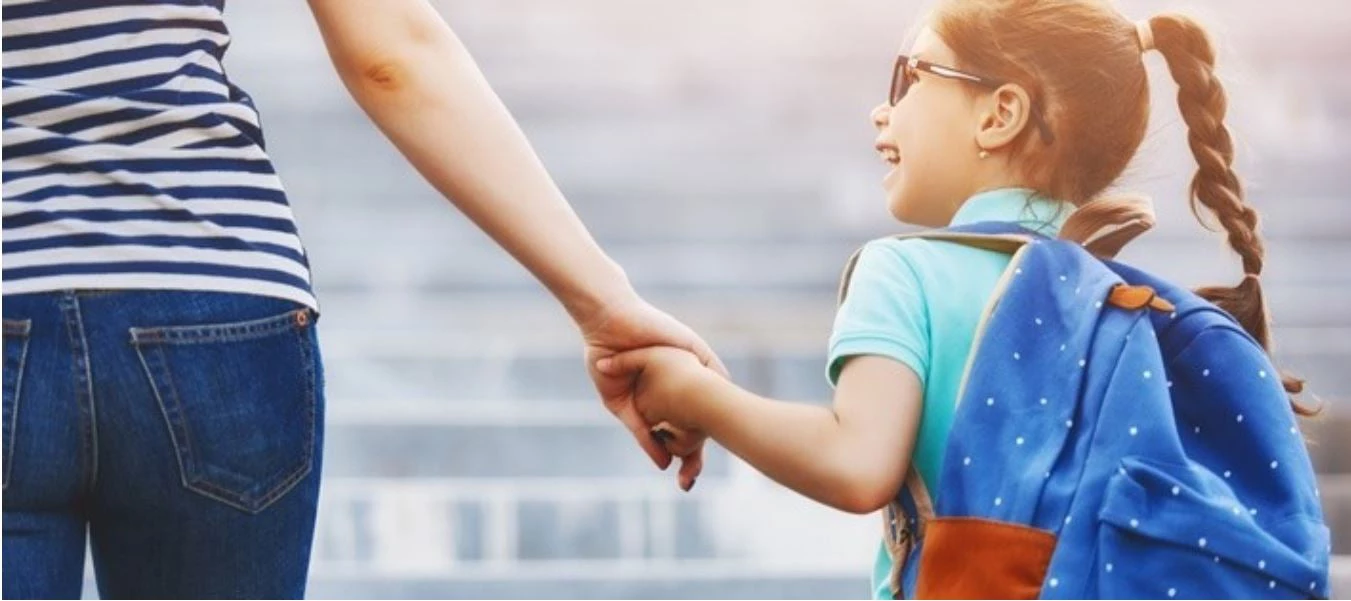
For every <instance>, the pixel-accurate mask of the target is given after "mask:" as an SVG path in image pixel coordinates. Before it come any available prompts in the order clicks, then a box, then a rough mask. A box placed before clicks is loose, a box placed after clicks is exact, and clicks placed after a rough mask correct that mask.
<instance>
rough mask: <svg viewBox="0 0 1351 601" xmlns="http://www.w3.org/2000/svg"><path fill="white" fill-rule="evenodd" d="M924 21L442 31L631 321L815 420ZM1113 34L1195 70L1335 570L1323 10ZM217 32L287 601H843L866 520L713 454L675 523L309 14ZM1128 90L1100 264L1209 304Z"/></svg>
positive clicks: (256, 16) (667, 481) (676, 508)
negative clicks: (274, 230) (287, 355)
mask: <svg viewBox="0 0 1351 601" xmlns="http://www.w3.org/2000/svg"><path fill="white" fill-rule="evenodd" d="M378 4H379V3H378V2H374V1H373V2H371V5H372V6H371V9H372V10H379V8H378ZM920 4H921V3H920V2H916V1H911V0H888V1H885V2H883V1H876V0H833V1H831V2H806V1H798V2H782V1H773V0H737V1H735V2H729V1H727V0H686V1H683V2H669V1H659V0H626V1H619V0H570V1H568V2H558V1H556V0H456V1H449V0H447V1H438V2H436V5H437V7H438V8H439V9H440V10H441V12H442V14H443V15H444V16H445V17H446V18H447V19H448V20H449V21H450V23H451V24H452V26H453V27H454V28H455V29H456V31H457V32H459V34H460V35H461V37H462V38H463V39H464V41H465V43H466V44H467V45H468V46H469V48H470V49H471V50H472V52H473V53H474V54H475V56H476V57H477V59H478V61H479V63H480V64H481V66H482V68H483V70H484V71H485V73H486V74H487V77H488V79H489V80H490V81H491V82H492V83H493V85H494V86H495V88H496V89H497V90H498V92H499V94H500V95H501V96H502V98H503V100H504V101H505V102H506V104H507V105H508V107H510V109H511V110H512V111H513V112H514V114H515V115H516V116H517V118H518V119H519V120H520V122H521V125H522V127H523V128H524V129H525V131H526V133H527V135H528V136H529V137H530V139H531V140H532V141H533V143H534V144H535V147H536V149H537V150H538V151H539V153H540V155H541V156H542V157H543V159H544V162H545V164H546V165H547V166H548V167H549V169H550V170H551V172H552V173H553V175H554V176H555V178H556V179H557V180H558V182H559V184H560V185H561V187H562V188H563V190H564V191H565V192H566V193H567V195H568V196H569V198H570V199H571V200H572V202H573V203H574V205H575V206H576V208H577V211H578V212H579V213H580V214H581V216H582V218H583V220H584V221H585V222H586V223H587V224H588V225H589V226H590V227H591V228H592V231H593V232H594V233H595V235H596V236H597V238H599V239H600V241H601V242H602V244H603V245H604V246H605V248H607V249H608V250H609V251H610V252H611V253H612V254H613V256H614V257H615V258H616V259H617V260H618V261H619V262H620V263H621V264H623V266H624V267H625V268H626V269H627V271H628V273H629V276H630V277H631V278H632V280H633V281H634V283H635V284H636V286H637V287H638V289H639V291H640V292H642V293H644V294H645V295H646V296H648V298H650V299H651V300H652V301H653V302H654V303H656V304H657V305H659V306H661V307H663V308H665V309H667V310H668V311H670V312H671V313H673V314H674V315H676V316H677V317H679V318H680V319H682V320H685V321H686V322H688V323H689V324H690V325H692V326H694V327H695V328H696V329H697V330H698V331H700V332H701V333H703V334H704V335H705V336H706V337H707V338H708V340H709V341H710V342H711V343H712V344H713V345H714V346H715V348H716V349H717V350H718V351H719V352H720V353H721V355H722V357H723V358H724V359H725V360H726V362H727V364H728V366H729V367H730V368H731V370H732V373H733V375H734V377H735V378H736V380H737V381H739V382H740V383H742V384H743V385H745V386H746V387H748V388H750V389H751V390H754V391H756V392H759V393H762V394H766V395H771V396H774V397H779V398H788V399H801V400H803V401H805V402H825V400H826V399H828V398H829V391H828V388H827V386H826V381H825V377H824V357H825V352H826V338H827V336H828V332H829V328H830V323H831V319H832V315H833V306H834V295H835V286H836V282H837V277H838V275H839V270H840V268H841V267H842V266H843V264H844V261H845V259H846V258H847V257H848V256H849V254H850V253H851V252H852V251H853V250H854V249H855V248H856V247H858V246H859V245H860V244H862V243H863V242H865V241H867V240H868V239H870V238H873V237H877V236H880V235H885V234H888V233H895V232H898V231H903V230H904V229H905V228H904V227H903V226H901V225H899V224H897V223H894V222H893V221H891V219H890V217H889V216H888V214H887V211H886V208H885V204H884V200H883V197H882V195H881V188H880V180H881V177H882V175H883V173H884V171H885V167H884V166H883V165H882V163H881V162H880V160H878V159H877V158H876V157H875V155H874V154H873V152H872V138H873V132H872V129H871V127H870V125H869V123H868V119H867V115H868V111H869V109H870V108H871V107H873V106H874V105H875V104H877V103H878V102H879V101H881V100H882V99H883V97H884V93H885V88H886V85H887V83H888V78H889V68H890V66H891V63H892V60H893V58H894V56H895V54H896V53H897V50H898V48H899V47H900V45H901V43H902V42H903V41H904V38H905V34H906V32H907V31H908V30H909V28H910V26H911V24H912V23H913V22H914V19H915V17H916V16H917V15H918V14H919V11H920V10H921V6H920ZM1118 4H1119V5H1120V7H1121V9H1122V11H1123V12H1125V13H1126V14H1127V15H1129V16H1131V17H1133V18H1140V17H1145V16H1149V15H1152V14H1154V13H1156V12H1159V11H1161V10H1163V9H1173V8H1177V9H1184V10H1186V11H1188V12H1191V13H1193V14H1196V15H1197V16H1199V17H1201V18H1203V19H1204V20H1205V22H1206V23H1208V24H1209V25H1210V26H1211V27H1213V31H1214V32H1215V33H1216V35H1217V36H1218V39H1219V41H1220V43H1221V47H1222V59H1221V60H1222V64H1221V75H1222V77H1223V78H1224V81H1225V83H1226V84H1227V85H1228V89H1229V92H1230V108H1231V117H1230V121H1229V122H1230V124H1231V126H1232V128H1233V129H1234V131H1235V134H1236V136H1237V137H1238V139H1239V140H1240V144H1241V150H1240V155H1239V159H1238V160H1239V163H1240V166H1241V168H1240V169H1239V173H1240V174H1241V175H1242V176H1243V177H1244V178H1245V179H1246V182H1247V184H1248V190H1249V192H1250V199H1251V201H1252V202H1253V204H1255V205H1256V206H1257V207H1258V208H1259V209H1260V210H1261V211H1262V214H1263V216H1264V218H1265V220H1264V222H1263V224H1264V231H1265V233H1266V235H1267V238H1268V248H1269V257H1270V258H1269V262H1268V268H1267V270H1266V272H1265V274H1264V276H1263V280H1264V282H1265V283H1266V286H1267V290H1268V291H1269V294H1270V304H1271V309H1272V311H1273V313H1274V316H1275V320H1276V329H1275V339H1276V341H1277V344H1278V345H1279V346H1278V358H1279V364H1280V365H1281V366H1282V367H1284V368H1286V369H1288V370H1290V371H1292V372H1294V373H1296V374H1299V375H1301V376H1304V377H1306V378H1308V380H1309V382H1310V389H1311V390H1312V391H1313V392H1314V394H1316V395H1318V397H1319V398H1321V399H1322V400H1323V401H1324V402H1326V403H1327V405H1328V411H1327V412H1326V415H1325V417H1323V418H1321V419H1319V420H1317V421H1314V422H1310V423H1308V424H1307V425H1306V430H1307V434H1308V436H1309V437H1310V438H1311V439H1313V440H1314V441H1315V445H1314V446H1313V447H1312V449H1313V453H1314V455H1315V458H1316V461H1317V464H1318V465H1317V467H1318V469H1319V470H1320V472H1321V478H1322V491H1323V495H1322V497H1323V499H1324V501H1325V503H1326V505H1327V512H1328V516H1327V517H1328V520H1329V522H1330V523H1331V524H1332V526H1333V528H1334V541H1335V543H1334V544H1335V547H1336V549H1335V552H1336V553H1340V554H1343V555H1345V554H1351V436H1346V435H1347V434H1351V369H1349V368H1351V310H1349V309H1351V268H1348V265H1351V199H1348V198H1347V190H1348V189H1351V169H1349V168H1351V147H1349V146H1348V145H1347V143H1346V139H1347V138H1348V136H1351V77H1348V73H1351V71H1348V69H1347V65H1348V64H1351V42H1348V41H1347V40H1348V38H1347V34H1348V32H1351V5H1348V4H1347V3H1346V2H1345V1H1344V0H1292V1H1290V2H1284V3H1279V4H1273V3H1271V2H1269V1H1268V0H1224V1H1220V0H1213V1H1207V2H1192V3H1191V4H1185V3H1180V2H1175V1H1171V0H1161V1H1153V0H1121V1H1120V2H1119V3H1118ZM227 10H228V12H227V22H228V23H229V24H230V26H231V28H232V30H233V33H234V36H235V42H234V45H233V47H232V49H231V52H230V54H229V56H228V58H227V62H226V65H227V67H228V68H229V69H230V73H231V76H232V77H233V78H234V79H235V80H236V81H237V82H238V83H239V84H240V85H241V86H243V87H244V88H245V89H246V90H249V91H250V92H251V93H252V94H253V95H254V97H255V100H256V101H257V104H258V105H259V107H260V109H261V111H262V114H263V119H264V124H265V127H266V131H267V135H268V142H269V150H271V152H272V153H273V155H274V157H275V159H276V162H277V163H278V166H279V169H280V171H281V174H282V179H283V181H284V182H285V183H286V185H287V188H288V190H289V192H290V196H291V200H292V203H293V204H294V206H295V209H296V212H297V213H298V215H299V218H300V223H301V227H302V233H303V234H304V235H305V239H306V241H307V243H308V247H309V250H310V253H311V262H312V264H313V267H314V273H315V279H316V283H317V287H318V292H319V296H320V300H321V302H322V304H323V307H322V308H323V314H324V318H323V348H324V354H325V356H326V359H327V360H328V369H327V373H328V383H329V387H328V391H329V399H330V401H329V402H330V403H331V404H330V409H329V421H328V428H329V429H328V449H327V455H326V458H325V463H326V465H325V467H326V474H325V479H326V480H325V488H324V493H323V502H322V509H321V512H320V524H319V531H318V538H317V541H316V546H315V557H314V564H313V577H312V584H311V588H310V594H311V596H313V597H321V598H322V597H376V598H379V597H425V596H436V597H460V596H468V597H476V598H489V597H535V598H539V597H624V598H632V597H673V596H674V597H718V598H733V597H771V598H788V597H834V598H842V597H843V598H848V597H865V596H867V594H868V592H869V591H868V573H869V569H870V565H871V563H870V562H871V559H872V554H873V553H874V551H875V550H876V539H877V535H878V533H879V532H880V528H879V526H880V521H881V520H880V518H877V517H876V516H868V517H857V516H848V515H844V514H841V513H837V512H834V511H832V510H828V509H824V508H821V507H816V506H814V505H813V504H812V503H810V502H807V501H804V500H801V499H799V498H797V497H796V496H795V495H793V494H791V493H789V492H787V491H786V490H784V489H781V488H779V487H777V486H775V485H773V484H772V483H770V482H768V481H766V480H765V479H763V478H762V477H760V476H758V475H757V474H755V473H754V472H753V471H751V470H749V469H748V468H747V467H746V466H745V465H744V464H742V463H740V462H739V461H738V460H736V459H735V458H732V457H729V456H728V455H727V454H726V453H725V452H722V451H721V450H716V449H715V450H713V452H712V456H711V457H710V458H709V460H708V464H707V468H706V470H705V475H704V476H703V477H702V478H701V479H700V480H699V485H698V487H697V488H696V489H695V490H694V492H693V493H692V494H682V493H679V492H678V491H677V489H676V487H675V484H674V474H662V473H660V472H657V471H656V470H655V469H654V468H653V467H652V466H651V465H650V464H649V463H648V462H647V460H646V459H645V458H644V456H643V455H641V454H640V453H639V452H638V451H637V449H636V447H635V445H634V444H633V442H632V441H631V440H630V438H629V436H628V434H627V433H625V432H624V431H623V430H621V429H619V428H618V427H616V425H615V423H613V422H612V418H610V416H609V414H607V413H606V412H605V411H604V410H603V409H602V407H601V406H600V404H599V403H598V402H597V401H596V399H595V397H594V394H593V392H592V390H591V388H590V383H589V381H588V380H587V379H586V376H585V374H584V373H583V370H582V361H581V355H580V346H579V344H578V339H577V336H576V334H575V332H574V331H573V330H572V326H571V324H570V322H569V321H568V320H567V318H566V316H565V315H564V313H563V312H562V311H561V310H560V309H559V308H557V307H556V306H555V304H554V303H553V301H552V299H551V298H550V297H549V296H548V295H547V294H546V293H544V292H543V291H542V289H541V288H540V287H539V286H538V285H537V284H535V283H534V281H533V280H531V279H530V278H529V276H528V274H527V273H526V272H525V271H524V270H523V269H522V268H520V267H518V266H517V265H516V264H514V263H513V262H512V261H511V260H510V259H508V258H507V257H506V255H505V254H504V253H502V252H501V251H499V250H498V249H497V248H496V247H495V246H493V245H492V244H491V242H490V241H489V240H488V239H487V238H486V237H485V236H483V235H482V234H480V233H479V232H478V231H477V230H475V229H474V228H473V227H472V226H471V225H470V224H469V223H468V222H467V221H466V220H465V219H464V218H463V217H462V216H460V215H459V214H457V213H456V212H455V211H453V210H452V209H451V207H450V206H449V205H448V204H447V203H446V202H445V201H444V200H442V199H440V198H439V197H438V196H437V194H436V193H435V192H434V191H433V190H432V189H431V188H430V187H429V186H428V185H427V184H425V183H424V182H423V181H422V180H421V179H420V178H419V177H418V176H417V175H416V174H415V173H414V172H413V171H412V170H411V169H410V168H408V167H407V166H406V165H405V164H404V163H403V162H402V159H401V158H400V157H399V155H398V154H397V152H396V151H394V150H393V149H392V147H391V146H390V145H389V144H388V143H387V142H386V141H384V139H383V138H381V137H380V136H379V135H378V133H377V132H376V131H375V130H374V128H373V127H372V126H371V125H370V124H369V123H368V122H367V121H366V120H365V118H364V117H363V116H362V114H361V113H360V111H359V109H358V108H357V107H356V106H355V105H354V104H353V102H352V101H351V100H350V99H349V98H348V97H347V95H346V94H345V93H344V91H343V90H342V87H341V84H340V83H339V82H338V79H337V77H336V76H335V75H334V72H333V69H332V67H331V66H330V65H329V64H328V63H327V60H326V58H325V55H324V50H323V44H322V43H321V41H320V39H319V36H318V33H317V31H316V28H315V26H314V24H313V22H312V20H311V18H310V16H309V14H308V11H307V9H306V8H305V5H304V3H302V2H262V1H258V0H254V1H247V2H246V1H243V0H235V1H233V2H230V3H229V5H228V9H227ZM1084 58H1085V60H1091V59H1092V57H1084ZM1148 60H1149V64H1150V66H1151V69H1152V70H1153V75H1154V77H1153V80H1152V81H1153V82H1154V84H1155V94H1154V95H1155V102H1156V105H1157V110H1156V112H1155V114H1154V118H1153V121H1152V124H1151V127H1150V132H1151V133H1150V136H1149V138H1148V140H1147V142H1146V144H1145V147H1144V148H1143V150H1142V152H1141V155H1140V157H1139V160H1138V161H1137V163H1136V164H1135V165H1134V166H1133V167H1132V169H1131V171H1130V173H1129V175H1128V177H1127V179H1126V180H1125V181H1123V182H1122V186H1121V187H1122V188H1123V189H1126V190H1131V191H1139V192H1144V193H1147V194H1149V195H1151V196H1152V197H1153V198H1154V200H1155V203H1156V206H1157V210H1158V213H1159V217H1160V223H1159V226H1158V227H1157V228H1156V230H1155V231H1153V232H1152V233H1150V234H1148V235H1146V236H1145V237H1144V238H1143V239H1141V240H1139V241H1137V243H1136V244H1135V245H1134V247H1132V248H1131V249H1129V250H1128V252H1127V253H1126V255H1125V256H1126V258H1127V260H1129V261H1131V262H1134V263H1136V264H1138V265H1141V266H1144V267H1146V268H1147V269H1151V270H1154V271H1156V272H1159V273H1161V274H1164V275H1166V276H1169V277H1171V278H1174V279H1175V280H1177V281H1179V282H1183V283H1187V284H1191V285H1197V284H1209V283H1227V284H1232V283H1235V282H1237V281H1238V280H1239V277H1240V272H1239V266H1238V262H1237V260H1236V258H1235V257H1233V256H1232V255H1231V254H1230V253H1229V252H1228V251H1227V250H1226V248H1225V247H1224V245H1223V242H1222V239H1221V237H1220V236H1218V235H1216V234H1213V233H1209V232H1207V231H1206V230H1204V229H1203V228H1202V227H1201V226H1200V225H1198V223H1197V222H1196V220H1195V219H1194V218H1193V217H1192V216H1191V214H1190V212H1189V210H1188V208H1187V205H1186V202H1185V191H1186V182H1187V180H1188V179H1189V178H1190V176H1191V174H1192V172H1193V170H1194V168H1195V166H1194V162H1193V160H1192V159H1191V156H1190V154H1189V153H1188V151H1187V149H1186V144H1185V126H1184V125H1183V124H1182V123H1181V119H1180V117H1179V116H1178V113H1177V109H1176V106H1175V104H1174V103H1173V102H1174V101H1173V95H1174V92H1175V90H1174V88H1173V87H1172V85H1171V81H1170V80H1169V79H1168V77H1167V75H1166V73H1165V72H1164V68H1163V63H1162V61H1161V59H1160V58H1159V57H1158V56H1157V55H1152V56H1150V57H1149V59H1148ZM1235 442H1236V444H1241V443H1242V441H1235ZM1341 565H1342V566H1343V567H1342V568H1341V574H1342V576H1341V584H1340V585H1339V586H1340V591H1341V594H1351V586H1348V584H1351V582H1348V574H1347V572H1348V568H1347V565H1346V563H1345V560H1342V564H1341Z"/></svg>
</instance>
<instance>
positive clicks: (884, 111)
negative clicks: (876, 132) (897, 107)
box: [868, 104, 891, 129]
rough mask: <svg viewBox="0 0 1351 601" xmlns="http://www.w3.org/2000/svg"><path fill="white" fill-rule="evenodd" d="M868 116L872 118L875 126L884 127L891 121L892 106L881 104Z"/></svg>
mask: <svg viewBox="0 0 1351 601" xmlns="http://www.w3.org/2000/svg"><path fill="white" fill-rule="evenodd" d="M868 116H869V118H871V119H872V122H873V127H876V128H877V129H882V128H884V127H886V126H887V125H888V124H889V123H891V107H890V106H887V105H885V104H879V105H877V106H875V107H873V110H872V113H871V114H869V115H868Z"/></svg>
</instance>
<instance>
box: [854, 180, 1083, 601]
mask: <svg viewBox="0 0 1351 601" xmlns="http://www.w3.org/2000/svg"><path fill="white" fill-rule="evenodd" d="M1071 211H1072V207H1071V206H1070V205H1069V204H1066V203H1060V202H1056V201H1052V200H1047V199H1045V198H1042V197H1038V196H1037V195H1036V193H1035V192H1033V191H1031V190H1027V189H1022V188H1004V189H999V190H992V191H988V192H982V193H980V194H977V195H975V196H972V197H971V198H969V199H967V201H966V202H965V203H963V204H962V207H961V208H960V209H959V210H958V211H957V214H956V215H954V216H953V218H952V222H951V225H954V226H956V225H964V224H969V223H977V222H983V221H1002V222H1013V223H1017V224H1019V225H1022V226H1023V227H1027V228H1029V229H1033V230H1036V231H1038V232H1040V233H1042V234H1045V235H1047V236H1052V237H1054V236H1056V235H1058V234H1059V231H1060V226H1061V225H1063V224H1064V221H1065V219H1066V218H1067V217H1069V214H1070V212H1071ZM1008 264H1009V256H1008V255H1005V254H1002V253H997V252H993V251H987V250H981V249H978V248H972V247H969V246H962V245H960V244H956V243H953V242H940V241H934V240H923V239H919V238H907V239H895V238H883V239H879V240H873V241H872V242H869V243H868V244H866V245H865V246H864V247H863V251H862V253H860V255H859V258H858V262H857V264H856V265H855V267H854V272H853V276H852V278H851V279H850V283H849V294H848V296H847V297H846V298H845V301H844V303H843V304H842V305H840V308H839V311H838V312H837V313H836V315H835V325H834V329H833V331H832V333H831V336H830V355H829V364H828V365H829V367H828V370H827V371H828V377H829V378H830V384H831V385H832V386H834V385H835V383H836V379H837V378H838V377H839V374H840V370H841V368H842V367H843V366H844V364H845V362H847V361H848V360H849V358H850V357H856V356H859V355H877V356H881V357H886V358H889V359H892V360H895V361H898V362H900V363H901V364H903V365H905V366H906V367H909V368H910V369H911V371H913V372H915V375H916V376H918V377H919V381H920V383H921V385H922V386H923V389H924V400H923V403H924V404H923V409H922V415H921V417H920V424H919V433H918V437H917V438H916V441H915V451H914V454H913V457H912V461H913V462H914V464H915V467H916V469H917V470H918V471H919V474H920V476H921V477H923V478H924V482H925V484H926V485H927V486H928V488H929V492H930V494H931V496H933V497H934V498H935V499H936V498H937V496H938V495H939V494H940V493H941V491H940V490H938V489H937V487H936V486H935V483H936V482H938V477H939V474H940V473H941V468H942V465H943V452H944V449H945V448H946V446H947V437H948V432H949V431H950V430H951V429H952V418H953V415H954V414H955V413H956V406H957V394H958V388H959V387H960V385H961V379H962V373H963V371H964V369H965V367H966V360H967V356H968V355H969V354H970V352H971V345H972V342H973V339H974V337H975V332H976V326H977V322H978V321H979V320H980V316H981V313H982V312H983V310H984V308H985V305H986V304H987V303H988V302H989V300H990V295H991V294H992V293H993V291H994V288H995V284H996V282H998V281H999V277H1000V276H1001V275H1003V273H1004V269H1005V267H1007V266H1008ZM890 573H891V557H890V556H889V554H888V553H887V551H886V547H885V545H883V546H882V548H881V549H880V550H879V553H878V555H877V560H876V562H875V564H874V569H873V581H872V584H873V594H874V596H875V598H878V599H889V598H891V590H890Z"/></svg>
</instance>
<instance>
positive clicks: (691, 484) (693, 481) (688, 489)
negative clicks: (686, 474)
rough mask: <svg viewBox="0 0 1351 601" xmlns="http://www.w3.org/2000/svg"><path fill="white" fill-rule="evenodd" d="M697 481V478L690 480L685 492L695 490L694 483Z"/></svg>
mask: <svg viewBox="0 0 1351 601" xmlns="http://www.w3.org/2000/svg"><path fill="white" fill-rule="evenodd" d="M695 482H696V481H695V480H690V485H689V486H686V487H685V492H690V491H692V490H694V483H695Z"/></svg>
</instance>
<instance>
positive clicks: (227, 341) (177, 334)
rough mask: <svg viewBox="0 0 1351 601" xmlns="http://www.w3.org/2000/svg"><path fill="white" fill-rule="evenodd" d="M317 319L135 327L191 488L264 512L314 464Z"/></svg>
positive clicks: (293, 314) (303, 315)
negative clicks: (314, 325)
mask: <svg viewBox="0 0 1351 601" xmlns="http://www.w3.org/2000/svg"><path fill="white" fill-rule="evenodd" d="M312 322H313V314H312V312H311V311H310V310H309V309H297V310H294V311H290V312H287V313H285V314H282V315H277V316H274V317H269V318H265V319H259V320H253V321H246V322H238V323H229V324H217V325H201V326H180V327H162V328H132V330H131V337H132V343H133V345H134V346H135V347H136V352H137V353H138V354H139V355H140V358H141V363H142V365H143V366H144V367H145V372H146V375H147V376H148V377H149V378H150V384H151V386H152V387H153V389H154V392H155V396H156V398H157V400H158V402H159V404H160V409H161V411H162V412H163V413H164V419H165V422H166V424H167V425H168V428H169V434H170V436H171V437H172V440H173V444H174V450H175V452H176V453H177V455H178V464H179V469H180V470H181V472H182V479H183V485H184V486H186V487H187V488H189V489H191V490H193V491H196V492H198V493H201V494H203V495H206V496H208V497H211V498H214V499H217V500H219V501H222V502H224V503H226V504H229V505H232V506H234V507H236V508H239V509H241V510H244V511H247V512H250V513H257V512H260V511H262V510H263V509H265V508H267V506H268V505H270V504H272V503H273V502H274V501H276V500H277V499H279V498H281V497H282V495H284V494H286V492H287V491H289V490H291V488H293V487H294V486H295V485H296V483H298V482H300V481H301V480H302V479H303V478H305V476H306V475H308V474H309V473H310V471H311V469H312V467H313V465H314V456H315V452H316V449H315V446H316V409H317V407H316V405H317V403H318V402H320V400H319V395H320V394H321V391H319V390H318V387H319V383H318V377H317V372H318V369H319V366H318V352H317V342H316V338H315V336H314V331H313V330H314V328H313V323H312Z"/></svg>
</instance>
